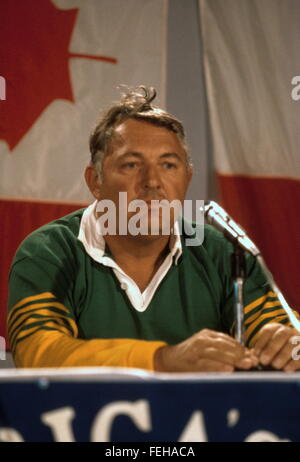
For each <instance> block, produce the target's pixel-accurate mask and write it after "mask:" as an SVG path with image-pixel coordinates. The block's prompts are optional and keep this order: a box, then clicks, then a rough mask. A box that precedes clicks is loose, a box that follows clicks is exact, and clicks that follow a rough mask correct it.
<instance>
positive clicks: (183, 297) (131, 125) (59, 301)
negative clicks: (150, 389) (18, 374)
mask: <svg viewBox="0 0 300 462" xmlns="http://www.w3.org/2000/svg"><path fill="white" fill-rule="evenodd" d="M154 97H155V91H153V90H151V89H150V90H148V89H146V88H144V87H141V88H140V89H139V90H138V91H131V92H129V93H128V94H127V95H125V96H124V97H123V99H122V100H121V102H120V103H118V104H116V105H114V106H112V107H111V109H110V110H109V111H108V112H107V113H106V114H105V115H104V116H103V118H102V119H101V121H100V122H99V124H98V125H97V127H96V129H95V131H94V133H93V134H92V136H91V139H90V149H91V154H92V158H91V163H90V164H89V165H88V167H87V168H86V170H85V179H86V182H87V185H88V187H89V189H90V191H91V192H92V194H93V196H94V197H95V199H96V201H95V202H94V203H93V204H92V205H91V206H89V207H88V208H87V209H85V210H79V211H78V212H75V213H73V214H71V215H68V216H67V217H64V218H62V219H60V220H56V221H54V222H52V223H50V224H48V225H46V226H44V227H42V228H40V229H39V230H37V231H35V232H34V233H32V234H31V235H30V236H29V237H28V238H27V239H25V241H24V242H23V243H22V245H21V246H20V248H19V250H18V252H17V254H16V256H15V259H14V262H13V265H12V269H11V273H10V297H9V317H8V328H9V338H10V342H11V346H12V351H13V355H14V359H15V362H16V365H17V366H19V367H61V366H125V367H137V368H145V369H149V370H156V371H166V372H193V371H220V372H232V371H234V370H235V369H242V370H248V369H251V368H253V367H255V366H257V365H258V363H259V362H260V363H261V364H263V365H272V366H273V367H274V368H276V369H279V370H280V369H283V370H286V371H293V370H297V369H299V367H300V361H297V360H293V359H292V349H293V347H295V345H293V344H291V342H290V339H291V337H292V336H293V335H295V334H297V331H296V330H295V329H294V328H293V327H292V326H291V323H290V321H289V318H288V316H287V315H286V313H285V311H284V310H283V309H282V307H281V306H280V303H279V301H278V299H277V298H276V296H275V294H274V293H272V292H271V291H270V288H269V287H268V284H267V283H266V280H265V278H264V275H263V274H262V272H261V269H260V267H259V265H258V264H257V262H256V261H255V260H254V259H253V257H251V256H250V255H248V256H247V258H246V261H247V281H246V284H245V294H244V296H245V301H246V307H245V334H246V338H247V346H248V347H244V346H242V345H240V344H239V343H238V342H237V341H236V340H234V339H233V338H232V336H231V335H230V334H232V329H233V322H234V315H233V294H232V292H233V290H232V280H231V271H230V255H231V252H232V246H231V244H230V243H229V242H227V241H226V239H225V238H224V237H223V236H222V234H221V233H219V232H218V231H216V230H215V229H213V228H212V227H210V226H206V227H205V235H204V241H203V243H202V244H201V245H199V246H188V245H186V240H185V238H186V236H185V235H184V234H183V236H181V237H180V236H179V233H178V232H176V229H178V221H176V218H177V217H176V215H175V214H174V213H173V214H171V217H170V220H171V227H170V231H169V233H168V234H165V233H164V232H163V229H164V220H163V218H162V213H161V211H160V210H159V211H158V212H157V209H156V206H155V205H154V204H153V203H152V202H151V201H153V200H164V201H168V202H172V201H173V200H177V201H180V202H181V203H182V201H183V200H184V197H185V194H186V190H187V188H188V185H189V182H190V179H191V176H192V167H191V164H190V160H189V157H188V153H187V148H186V144H185V138H184V130H183V127H182V125H181V123H180V122H179V121H178V120H177V119H176V118H175V117H173V116H172V115H170V114H168V113H166V112H165V111H163V110H161V109H159V108H157V107H155V106H153V105H152V104H151V102H152V100H153V99H154ZM120 192H122V193H126V194H127V204H130V203H131V201H136V200H137V201H140V202H141V201H144V202H143V203H144V204H146V213H145V212H144V218H145V217H147V218H149V219H150V221H151V219H152V218H153V216H154V215H155V212H156V218H155V219H154V222H155V223H156V225H157V227H158V233H156V234H153V233H151V232H149V231H150V227H149V226H146V228H147V229H146V231H148V232H146V233H140V234H138V235H133V234H132V233H131V234H130V233H127V234H126V233H123V232H121V231H120V230H121V223H120V219H119V218H118V217H119V212H120V211H121V209H122V208H123V206H122V205H121V203H120V194H119V193H120ZM103 201H106V202H103ZM109 201H111V202H109ZM103 203H105V204H109V203H113V204H115V205H116V212H117V214H116V223H115V224H116V233H114V232H109V233H107V234H105V233H104V232H103V222H102V225H101V226H99V223H100V219H101V217H102V218H103V215H104V213H105V210H104V208H103V207H102V208H101V207H100V208H99V207H98V205H99V204H103ZM123 212H124V210H123ZM132 216H133V214H132V212H130V211H128V210H127V208H126V211H125V218H126V222H127V224H128V223H129V221H130V219H131V218H132ZM142 216H143V215H142ZM152 221H153V220H152ZM249 348H251V349H249Z"/></svg>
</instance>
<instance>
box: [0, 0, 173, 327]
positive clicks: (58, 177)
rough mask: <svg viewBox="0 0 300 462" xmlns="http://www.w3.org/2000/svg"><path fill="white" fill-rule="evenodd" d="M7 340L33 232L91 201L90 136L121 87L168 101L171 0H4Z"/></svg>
mask: <svg viewBox="0 0 300 462" xmlns="http://www.w3.org/2000/svg"><path fill="white" fill-rule="evenodd" d="M0 18H1V27H0V75H1V76H3V77H4V78H5V80H6V87H7V88H6V100H1V101H0V213H1V217H2V222H1V227H0V233H1V234H0V237H1V275H0V303H1V309H0V335H2V336H3V335H5V309H6V299H7V275H8V269H9V266H10V263H11V260H12V257H13V254H14V252H15V250H16V248H17V246H18V245H19V243H20V242H21V240H22V239H23V238H24V237H25V236H26V235H27V234H28V233H30V232H31V231H32V230H33V229H35V228H37V227H39V226H41V225H43V224H44V223H47V222H49V221H51V220H53V219H56V218H58V217H60V216H63V215H65V214H67V213H69V212H71V211H73V210H75V209H78V208H80V207H81V206H83V204H86V203H89V202H90V201H91V199H92V198H91V197H90V195H89V193H88V190H87V187H86V186H85V182H84V179H83V169H84V166H85V165H86V164H87V162H88V161H89V152H88V138H89V134H90V132H91V130H92V127H93V126H94V125H95V121H96V119H97V117H98V114H99V112H100V111H101V110H103V109H105V108H106V107H107V106H109V105H110V104H111V102H112V101H114V100H116V99H118V98H119V96H120V92H119V91H118V90H117V86H118V85H120V84H126V85H139V84H145V85H150V86H155V87H156V88H157V90H158V95H159V97H158V104H161V105H162V106H164V98H165V84H164V82H165V40H166V1H165V0H143V1H140V0H126V2H125V1H124V0H88V1H87V0H38V1H37V0H22V1H20V0H1V2H0Z"/></svg>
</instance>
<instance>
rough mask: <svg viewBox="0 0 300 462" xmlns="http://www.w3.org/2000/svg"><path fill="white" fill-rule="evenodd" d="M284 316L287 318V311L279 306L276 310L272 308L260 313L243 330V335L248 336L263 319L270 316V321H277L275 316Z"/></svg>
mask: <svg viewBox="0 0 300 462" xmlns="http://www.w3.org/2000/svg"><path fill="white" fill-rule="evenodd" d="M277 315H278V316H280V317H281V316H286V317H287V318H288V315H287V313H286V312H285V311H284V310H283V308H280V309H278V310H274V311H272V312H271V313H265V314H262V315H261V316H260V317H259V318H258V319H257V320H256V321H255V322H253V323H252V324H251V325H250V326H249V327H248V328H247V329H246V330H245V335H246V337H247V338H249V337H250V335H251V334H252V332H253V331H254V330H255V328H256V327H257V326H259V324H260V323H261V322H262V321H263V320H264V319H268V318H270V322H277V320H276V316H277Z"/></svg>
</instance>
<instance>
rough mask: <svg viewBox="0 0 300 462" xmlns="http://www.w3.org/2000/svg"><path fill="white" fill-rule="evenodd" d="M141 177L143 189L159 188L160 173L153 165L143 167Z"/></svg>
mask: <svg viewBox="0 0 300 462" xmlns="http://www.w3.org/2000/svg"><path fill="white" fill-rule="evenodd" d="M142 175H143V176H142V185H143V187H144V188H145V189H147V190H148V189H160V188H161V178H160V173H159V171H158V168H157V167H156V166H155V165H147V166H145V168H144V169H143V173H142Z"/></svg>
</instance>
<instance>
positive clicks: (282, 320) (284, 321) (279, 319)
mask: <svg viewBox="0 0 300 462" xmlns="http://www.w3.org/2000/svg"><path fill="white" fill-rule="evenodd" d="M273 322H280V323H282V324H286V325H288V326H290V327H292V324H291V322H290V320H289V319H287V317H286V315H283V316H278V317H277V318H276V319H270V320H269V321H267V322H265V323H264V325H265V324H271V323H273ZM261 327H263V326H261ZM259 332H260V330H258V332H256V333H255V335H254V336H253V337H252V338H251V340H250V341H249V344H250V346H253V345H254V344H255V342H256V340H257V337H258V335H259Z"/></svg>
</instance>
